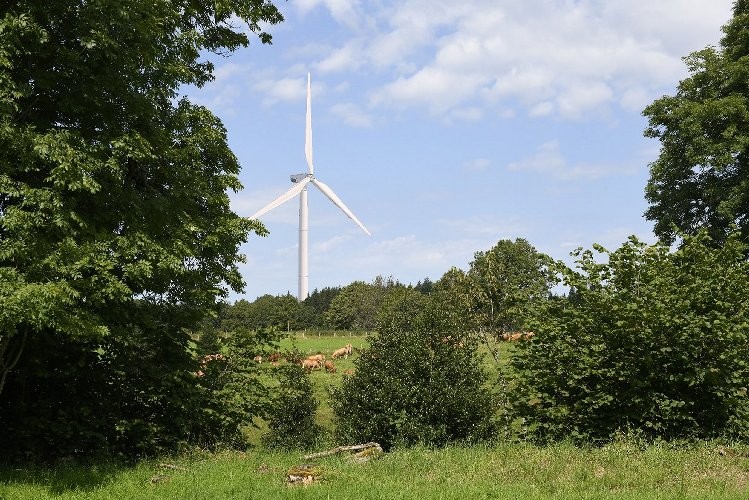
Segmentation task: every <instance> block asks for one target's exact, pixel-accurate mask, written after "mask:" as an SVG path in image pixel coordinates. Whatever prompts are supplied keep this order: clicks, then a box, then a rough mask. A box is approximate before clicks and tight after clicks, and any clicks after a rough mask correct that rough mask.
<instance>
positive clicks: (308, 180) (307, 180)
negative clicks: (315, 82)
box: [250, 73, 371, 302]
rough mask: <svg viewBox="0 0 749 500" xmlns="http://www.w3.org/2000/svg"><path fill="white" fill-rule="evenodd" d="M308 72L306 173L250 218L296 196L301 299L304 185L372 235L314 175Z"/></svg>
mask: <svg viewBox="0 0 749 500" xmlns="http://www.w3.org/2000/svg"><path fill="white" fill-rule="evenodd" d="M310 80H311V78H310V74H309V73H307V130H306V134H305V141H304V155H305V157H306V158H307V172H306V173H302V174H294V175H292V176H291V182H293V183H294V184H295V185H294V186H293V187H292V188H291V189H289V190H288V191H286V192H285V193H284V194H282V195H281V196H279V197H278V198H276V199H275V200H273V201H272V202H270V203H268V204H267V205H265V206H264V207H263V208H261V209H260V210H258V211H257V212H256V213H255V214H254V215H252V216H251V217H250V219H257V218H258V217H260V216H261V215H263V214H265V213H267V212H269V211H271V210H273V209H274V208H276V207H277V206H279V205H282V204H284V203H286V202H287V201H289V200H290V199H292V198H293V197H295V196H296V195H299V295H298V296H297V298H298V299H299V301H300V302H301V301H303V300H304V299H306V298H307V296H308V295H309V270H308V268H309V260H308V236H309V214H308V212H307V210H308V209H307V185H308V184H312V185H313V186H315V187H316V188H317V189H319V190H320V191H322V194H324V195H325V196H327V197H328V199H329V200H330V201H332V202H333V204H334V205H335V206H337V207H338V208H340V209H341V210H342V211H343V213H344V214H346V216H348V218H349V219H351V220H353V221H354V222H355V223H356V225H357V226H359V227H360V228H362V231H364V232H365V233H367V235H369V236H371V234H370V232H369V231H367V228H366V227H364V224H362V223H361V222H360V221H359V219H357V218H356V216H355V215H354V214H353V212H351V210H349V209H348V207H347V206H346V205H345V204H344V203H343V201H341V199H340V198H339V197H338V196H337V195H336V194H335V193H334V192H333V190H332V189H330V187H329V186H328V185H327V184H324V183H323V182H321V181H319V180H318V179H317V178H315V173H314V171H315V168H314V166H313V163H312V95H311V94H312V92H311V86H310Z"/></svg>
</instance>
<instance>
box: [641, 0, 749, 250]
mask: <svg viewBox="0 0 749 500" xmlns="http://www.w3.org/2000/svg"><path fill="white" fill-rule="evenodd" d="M733 10H734V15H733V18H732V19H731V21H729V23H728V24H727V25H726V26H724V27H723V32H724V35H723V38H722V39H721V41H720V48H719V49H715V48H713V47H708V48H705V49H703V50H700V51H697V52H694V53H692V54H690V55H689V56H687V57H686V58H685V61H686V64H687V66H688V68H689V72H690V76H689V77H688V78H686V79H684V80H682V81H681V82H680V83H679V87H678V90H677V92H676V95H674V96H664V97H661V98H660V99H657V100H656V101H654V102H653V103H652V104H651V105H649V106H648V107H647V108H645V110H644V112H643V114H644V115H645V116H646V117H648V121H649V125H648V127H647V129H646V130H645V136H647V137H653V138H656V139H659V140H660V141H661V151H660V155H659V156H658V159H656V160H655V161H654V162H653V163H651V164H650V179H649V181H648V184H647V187H646V189H645V197H646V198H647V200H648V202H649V204H650V206H649V207H648V209H647V211H646V212H645V217H646V218H647V219H649V220H651V221H654V222H655V228H654V230H655V233H656V235H658V237H659V238H660V239H661V240H662V241H664V242H666V243H672V242H673V241H674V240H675V238H676V236H677V234H679V233H686V234H696V232H697V231H699V230H700V229H705V230H707V231H708V233H709V234H710V236H711V237H712V239H713V241H714V242H715V243H716V244H720V242H722V241H724V240H725V239H726V235H727V234H728V233H729V232H731V231H732V229H731V227H732V225H734V224H735V225H737V226H738V227H739V229H740V230H741V233H742V236H743V237H744V239H745V240H746V239H748V238H749V78H748V77H747V75H749V41H748V40H747V36H746V33H747V30H749V3H747V2H746V1H737V2H735V3H734V9H733Z"/></svg>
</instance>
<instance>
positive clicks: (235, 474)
mask: <svg viewBox="0 0 749 500" xmlns="http://www.w3.org/2000/svg"><path fill="white" fill-rule="evenodd" d="M314 462H315V463H316V464H318V465H319V466H320V468H321V469H322V478H321V480H320V481H319V482H318V483H315V484H312V485H309V486H294V487H290V486H287V485H286V484H285V482H284V478H285V475H286V472H287V470H288V469H289V468H290V467H292V466H295V465H299V464H302V463H305V461H304V460H303V458H302V455H301V454H299V453H271V452H267V451H262V450H257V451H252V452H248V453H236V452H233V453H218V454H195V455H191V456H185V457H181V458H179V459H176V460H165V459H162V460H160V461H144V462H141V463H139V464H138V465H136V466H133V467H127V466H119V465H114V464H111V465H106V464H105V465H99V466H96V467H85V466H75V465H67V466H62V467H57V468H55V469H54V470H49V469H23V470H15V469H6V470H1V471H0V497H1V498H3V499H8V500H10V499H44V498H60V499H96V498H102V499H104V498H119V499H137V498H190V499H203V498H205V499H215V498H222V499H224V498H226V499H231V498H336V499H339V498H340V499H348V498H351V499H375V498H383V499H385V498H386V499H413V498H430V499H431V498H444V499H452V498H455V499H472V498H632V499H635V498H637V499H640V498H747V497H749V449H747V448H724V447H720V446H718V445H717V444H714V443H703V444H700V445H697V446H694V447H691V448H684V449H670V448H668V447H664V446H651V447H648V448H646V449H644V450H641V449H639V448H637V447H636V446H633V445H631V444H627V443H618V444H614V445H610V446H606V447H603V448H597V449H580V448H576V447H574V446H572V445H569V444H561V445H555V446H548V447H536V446H532V445H528V444H498V445H494V446H486V447H484V446H474V447H471V448H461V447H451V448H446V449H441V450H427V449H423V448H415V449H410V450H396V451H393V452H391V453H388V454H386V455H384V456H383V457H381V458H379V459H376V460H373V461H371V462H368V463H363V464H355V463H351V462H349V461H348V460H346V459H345V458H343V457H340V456H333V457H327V458H323V459H318V460H316V461H314ZM164 465H171V466H174V467H175V468H166V467H164Z"/></svg>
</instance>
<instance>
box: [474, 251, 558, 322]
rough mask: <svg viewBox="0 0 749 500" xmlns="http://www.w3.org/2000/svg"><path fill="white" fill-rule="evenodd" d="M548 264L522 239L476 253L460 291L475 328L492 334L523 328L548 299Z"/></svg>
mask: <svg viewBox="0 0 749 500" xmlns="http://www.w3.org/2000/svg"><path fill="white" fill-rule="evenodd" d="M549 261H550V259H549V258H548V257H547V256H546V255H544V254H540V253H538V252H537V251H536V249H535V248H534V247H533V246H532V245H531V244H530V243H528V242H527V241H526V240H524V239H521V238H518V239H516V240H515V241H514V242H513V241H510V240H501V241H499V242H498V243H497V244H496V245H495V246H494V247H493V248H492V249H491V250H489V251H487V252H476V254H475V256H474V260H473V262H471V266H470V269H469V270H468V273H466V274H467V276H466V278H467V279H466V280H465V283H464V286H463V290H461V292H462V293H464V294H467V295H468V296H467V298H466V300H467V302H468V307H470V309H471V311H472V317H473V320H474V321H475V323H476V325H477V326H478V327H479V328H481V329H484V330H488V331H492V332H511V331H518V330H521V329H523V328H524V327H525V320H526V317H527V315H528V314H527V313H528V310H529V308H530V307H531V306H532V305H533V304H536V303H538V302H540V301H543V300H545V299H546V298H548V296H549V293H550V289H551V285H552V281H551V276H550V275H549V273H548V272H547V270H546V266H547V264H548V263H549Z"/></svg>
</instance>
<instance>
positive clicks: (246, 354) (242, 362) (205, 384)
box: [191, 328, 279, 448]
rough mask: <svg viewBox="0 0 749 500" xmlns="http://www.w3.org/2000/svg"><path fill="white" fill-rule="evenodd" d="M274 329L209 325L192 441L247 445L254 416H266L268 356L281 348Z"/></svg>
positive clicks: (201, 358)
mask: <svg viewBox="0 0 749 500" xmlns="http://www.w3.org/2000/svg"><path fill="white" fill-rule="evenodd" d="M278 338H279V334H278V333H277V332H276V331H275V330H273V329H269V330H247V329H241V328H237V329H236V330H235V331H232V332H221V333H217V332H215V331H211V330H208V331H206V332H204V333H203V334H202V335H201V337H200V340H199V341H198V360H199V365H198V371H197V372H196V375H197V383H198V387H199V389H200V390H201V395H202V401H201V404H200V405H199V406H197V407H195V408H194V411H195V418H194V422H193V424H194V425H193V428H192V435H191V440H192V441H193V442H195V443H196V444H199V445H201V446H204V447H208V448H215V447H218V446H228V447H234V448H243V447H246V446H247V444H248V443H247V442H246V439H245V433H244V430H245V429H246V428H247V427H250V426H253V425H255V424H254V423H253V417H261V418H265V417H266V416H267V413H268V411H269V408H270V407H271V405H270V400H271V396H270V388H269V386H268V384H267V382H266V381H267V378H268V377H267V376H266V370H267V366H268V365H267V364H262V365H261V364H259V363H257V362H256V361H255V360H254V357H255V356H258V355H259V356H263V357H266V356H267V355H268V354H269V353H270V352H272V351H275V350H276V348H277V341H278Z"/></svg>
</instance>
